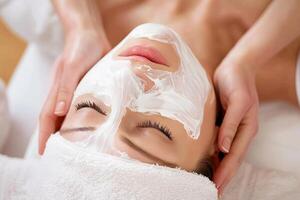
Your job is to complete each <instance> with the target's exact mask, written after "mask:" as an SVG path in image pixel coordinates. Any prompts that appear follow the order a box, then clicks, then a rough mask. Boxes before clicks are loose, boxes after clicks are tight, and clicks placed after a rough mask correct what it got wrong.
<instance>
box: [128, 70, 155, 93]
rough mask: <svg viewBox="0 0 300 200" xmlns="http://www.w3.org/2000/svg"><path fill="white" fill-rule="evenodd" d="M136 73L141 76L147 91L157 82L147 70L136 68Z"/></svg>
mask: <svg viewBox="0 0 300 200" xmlns="http://www.w3.org/2000/svg"><path fill="white" fill-rule="evenodd" d="M133 72H134V74H135V75H136V76H137V77H139V78H140V79H141V81H142V83H143V85H144V91H145V92H147V91H148V90H150V89H151V88H152V87H153V86H154V85H155V84H154V82H153V81H152V80H151V79H150V78H149V77H148V76H147V74H146V71H145V70H144V69H141V68H134V70H133Z"/></svg>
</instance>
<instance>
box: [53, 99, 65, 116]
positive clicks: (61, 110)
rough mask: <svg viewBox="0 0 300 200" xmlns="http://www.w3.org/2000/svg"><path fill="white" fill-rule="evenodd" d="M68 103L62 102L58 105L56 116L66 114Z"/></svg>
mask: <svg viewBox="0 0 300 200" xmlns="http://www.w3.org/2000/svg"><path fill="white" fill-rule="evenodd" d="M65 106H66V103H65V102H64V101H60V102H58V103H57V104H56V107H55V112H54V114H56V115H60V114H64V111H65Z"/></svg>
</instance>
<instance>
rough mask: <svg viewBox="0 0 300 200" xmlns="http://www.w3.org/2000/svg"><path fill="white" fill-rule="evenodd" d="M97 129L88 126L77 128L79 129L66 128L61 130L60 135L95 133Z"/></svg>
mask: <svg viewBox="0 0 300 200" xmlns="http://www.w3.org/2000/svg"><path fill="white" fill-rule="evenodd" d="M95 130H96V127H92V126H86V127H77V128H64V129H60V131H59V132H60V133H69V132H82V131H95Z"/></svg>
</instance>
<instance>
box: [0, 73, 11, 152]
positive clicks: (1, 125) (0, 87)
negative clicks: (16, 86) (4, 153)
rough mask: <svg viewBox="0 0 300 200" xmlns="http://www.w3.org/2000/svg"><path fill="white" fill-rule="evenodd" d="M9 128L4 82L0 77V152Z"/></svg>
mask: <svg viewBox="0 0 300 200" xmlns="http://www.w3.org/2000/svg"><path fill="white" fill-rule="evenodd" d="M9 128H10V116H9V111H8V105H7V99H6V91H5V87H4V83H3V82H2V81H1V79H0V152H1V150H2V149H3V145H4V143H5V141H6V138H7V135H8V132H9Z"/></svg>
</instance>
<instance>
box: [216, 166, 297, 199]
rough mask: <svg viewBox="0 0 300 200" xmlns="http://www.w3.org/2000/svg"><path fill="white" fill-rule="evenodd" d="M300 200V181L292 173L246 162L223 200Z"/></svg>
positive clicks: (226, 190)
mask: <svg viewBox="0 0 300 200" xmlns="http://www.w3.org/2000/svg"><path fill="white" fill-rule="evenodd" d="M233 199H234V200H282V199H284V200H296V199H300V180H299V178H298V177H296V176H295V175H292V174H291V173H288V172H284V171H279V170H275V169H266V168H259V167H256V166H254V165H251V164H248V163H246V162H244V163H243V164H242V166H241V167H240V169H239V171H238V173H237V174H236V175H235V177H234V178H233V179H232V181H231V182H230V184H229V185H228V186H227V187H226V189H225V192H224V194H223V196H222V198H221V200H233Z"/></svg>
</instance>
